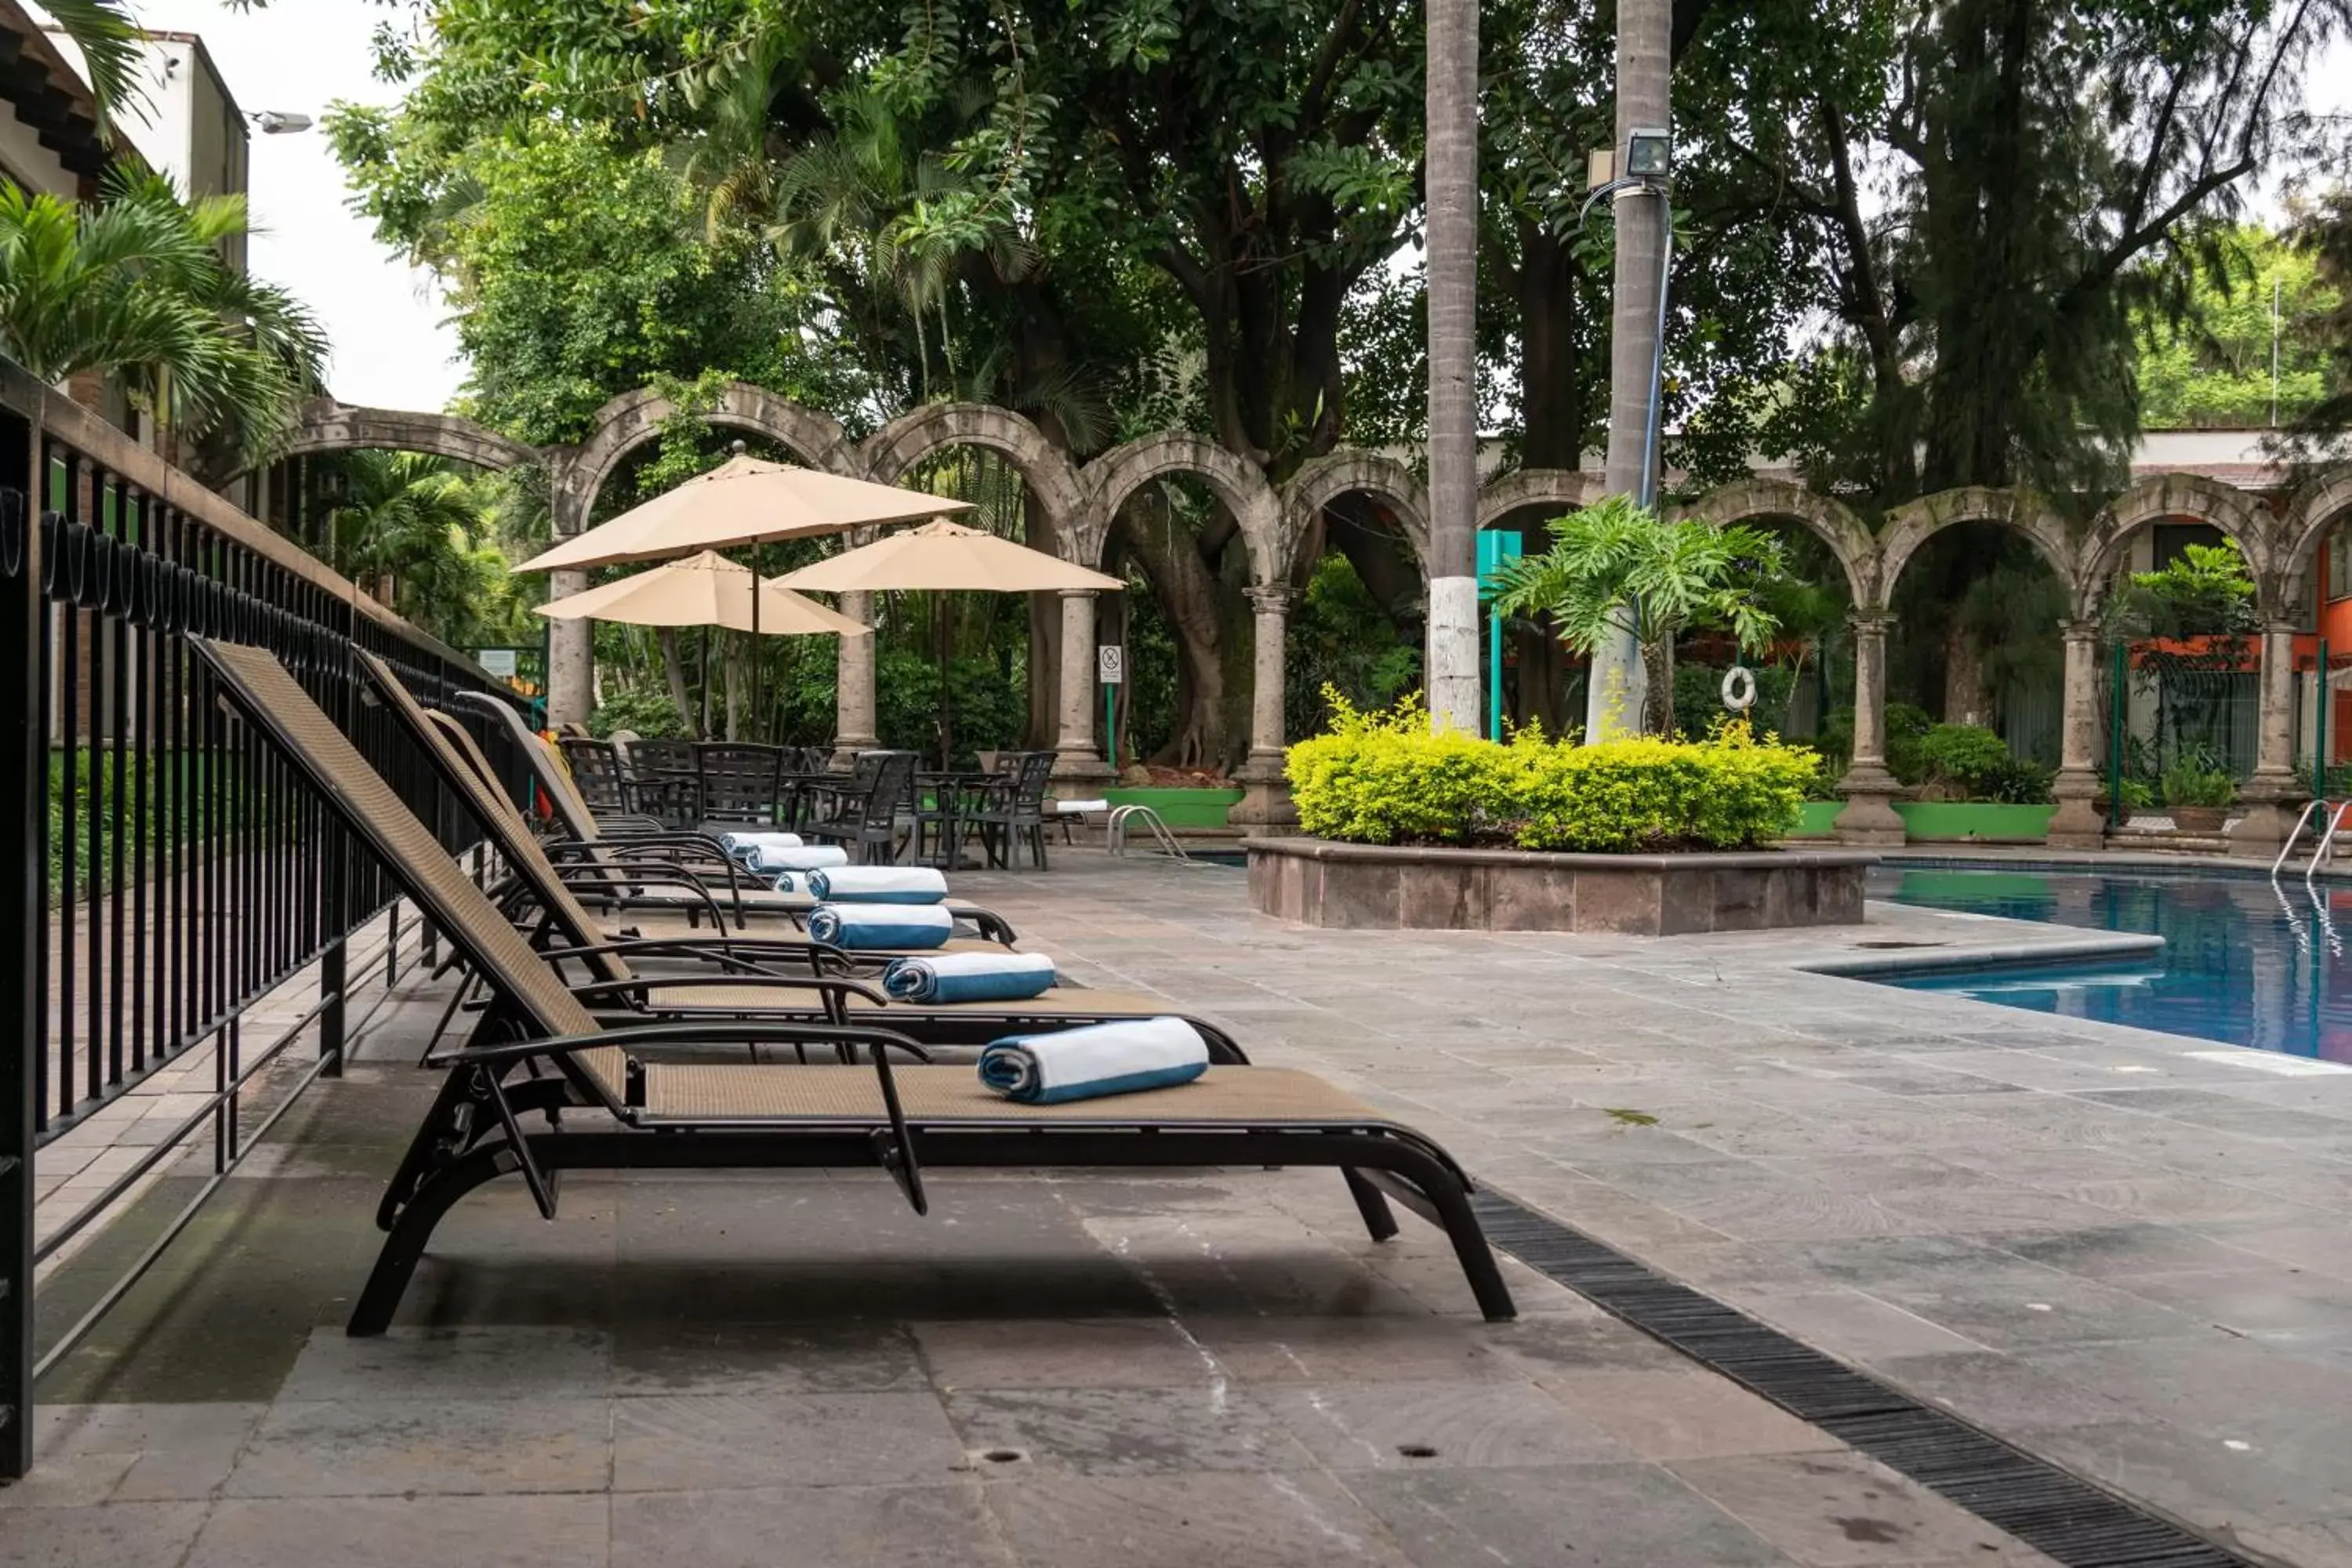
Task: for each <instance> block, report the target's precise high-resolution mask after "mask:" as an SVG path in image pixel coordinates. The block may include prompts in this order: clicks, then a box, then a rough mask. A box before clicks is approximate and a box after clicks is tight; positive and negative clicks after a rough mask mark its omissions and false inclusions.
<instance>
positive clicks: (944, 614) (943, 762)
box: [931, 594, 955, 773]
mask: <svg viewBox="0 0 2352 1568" xmlns="http://www.w3.org/2000/svg"><path fill="white" fill-rule="evenodd" d="M931 626H932V628H933V638H934V640H935V641H936V642H937V643H938V644H939V650H940V772H941V773H948V772H950V771H951V770H952V769H953V768H954V767H955V763H953V761H951V760H950V759H951V758H952V756H953V754H954V753H953V750H952V748H953V745H954V742H955V733H954V730H955V716H954V704H953V703H952V702H950V700H949V698H948V596H947V595H945V594H934V595H931Z"/></svg>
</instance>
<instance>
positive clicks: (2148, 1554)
mask: <svg viewBox="0 0 2352 1568" xmlns="http://www.w3.org/2000/svg"><path fill="white" fill-rule="evenodd" d="M1471 1204H1472V1206H1473V1207H1475V1209H1476V1210H1477V1213H1478V1222H1479V1224H1481V1225H1482V1226H1485V1227H1486V1238H1487V1239H1488V1240H1489V1241H1491V1242H1492V1243H1494V1245H1496V1247H1501V1248H1503V1249H1504V1250H1505V1251H1507V1252H1508V1253H1510V1254H1511V1255H1512V1256H1513V1257H1515V1258H1518V1259H1519V1261H1521V1262H1522V1263H1525V1264H1527V1265H1528V1267H1529V1268H1533V1269H1535V1270H1536V1271H1537V1272H1538V1273H1540V1274H1543V1275H1546V1276H1548V1277H1549V1278H1550V1279H1556V1280H1558V1281H1559V1283H1561V1284H1563V1285H1565V1286H1567V1287H1568V1288H1569V1289H1571V1290H1574V1291H1576V1292H1577V1293H1578V1294H1580V1295H1581V1296H1583V1297H1585V1298H1587V1299H1588V1300H1591V1302H1592V1303H1593V1304H1594V1305H1595V1306H1598V1307H1600V1308H1601V1310H1604V1311H1606V1312H1609V1313H1610V1314H1612V1316H1614V1317H1617V1318H1621V1319H1622V1320H1623V1321H1626V1322H1628V1323H1630V1324H1632V1325H1633V1327H1634V1328H1637V1329H1639V1330H1641V1331H1643V1333H1646V1334H1648V1335H1650V1336H1651V1337H1653V1338H1654V1339H1657V1340H1660V1341H1663V1342H1664V1343H1665V1344H1667V1345H1669V1346H1671V1347H1673V1348H1674V1349H1675V1350H1677V1351H1680V1352H1682V1353H1683V1354H1685V1355H1686V1356H1688V1357H1690V1358H1691V1359H1692V1360H1694V1361H1696V1362H1698V1363H1701V1364H1703V1365H1706V1366H1709V1367H1713V1368H1714V1369H1715V1370H1716V1371H1717V1372H1719V1373H1723V1374H1724V1375H1725V1376H1727V1377H1729V1378H1731V1379H1732V1380H1734V1381H1735V1382H1738V1383H1741V1384H1746V1385H1747V1386H1748V1387H1749V1388H1751V1389H1753V1390H1755V1391H1756V1392H1757V1393H1758V1394H1762V1395H1763V1396H1764V1397H1765V1398H1767V1399H1769V1400H1770V1401H1771V1402H1772V1403H1773V1404H1775V1405H1779V1406H1780V1408H1781V1409H1783V1410H1786V1411H1788V1412H1789V1413H1790V1415H1795V1416H1798V1417H1800V1418H1801V1419H1803V1420H1806V1421H1809V1422H1811V1423H1812V1424H1813V1425H1814V1426H1819V1427H1821V1428H1822V1430H1823V1431H1825V1432H1828V1433H1830V1434H1831V1435H1832V1436H1836V1437H1839V1438H1841V1439H1843V1441H1845V1442H1846V1443H1848V1444H1851V1445H1852V1446H1853V1447H1855V1448H1857V1449H1859V1450H1861V1451H1862V1452H1863V1453H1865V1454H1868V1455H1870V1456H1871V1457H1872V1458H1874V1459H1877V1460H1879V1461H1880V1462H1882V1463H1884V1464H1885V1465H1887V1466H1888V1467H1890V1468H1894V1469H1895V1470H1899V1471H1901V1472H1902V1473H1903V1474H1904V1475H1906V1476H1908V1477H1910V1478H1911V1479H1913V1480H1915V1481H1917V1482H1918V1483H1919V1484H1920V1485H1921V1486H1924V1487H1926V1488H1927V1489H1929V1490H1930V1491H1933V1492H1936V1493H1937V1494H1938V1495H1940V1496H1942V1497H1944V1498H1947V1499H1948V1500H1951V1501H1952V1502H1954V1503H1957V1504H1958V1505H1959V1506H1960V1507H1961V1508H1964V1509H1966V1510H1969V1512H1970V1513H1973V1514H1975V1515H1976V1516H1977V1517H1978V1518H1979V1519H1981V1520H1984V1521H1986V1522H1988V1523H1990V1524H1995V1525H1998V1526H2000V1528H2001V1529H2003V1530H2005V1531H2009V1533H2010V1534H2011V1535H2014V1536H2016V1537H2017V1538H2018V1539H2019V1540H2020V1541H2022V1542H2026V1543H2027V1544H2028V1545H2030V1546H2032V1547H2033V1548H2034V1549H2035V1550H2037V1551H2039V1552H2043V1553H2045V1554H2046V1555H2048V1556H2051V1557H2053V1558H2055V1559H2057V1560H2058V1561H2059V1562H2061V1563H2065V1564H2067V1565H2068V1568H2257V1565H2255V1564H2254V1563H2252V1562H2251V1561H2250V1560H2249V1559H2247V1558H2244V1557H2241V1556H2238V1555H2236V1554H2235V1553H2233V1552H2228V1551H2225V1550H2223V1549H2222V1548H2221V1547H2220V1546H2217V1545H2215V1544H2214V1543H2213V1542H2210V1541H2208V1540H2206V1539H2205V1538H2204V1537H2202V1536H2200V1535H2196V1534H2193V1533H2191V1532H2190V1531H2187V1530H2185V1529H2183V1528H2182V1527H2180V1526H2179V1525H2178V1524H2175V1523H2173V1522H2172V1521H2169V1520H2168V1519H2164V1518H2162V1517H2160V1516H2159V1515H2158V1514H2155V1513H2152V1512H2150V1511H2148V1510H2146V1509H2144V1508H2141V1507H2139V1506H2138V1505H2137V1504H2136V1503H2133V1502H2131V1501H2129V1500H2126V1499H2124V1498H2120V1497H2117V1496H2116V1494H2115V1493H2113V1492H2110V1491H2107V1490H2105V1489H2103V1488H2100V1487H2097V1486H2095V1485H2093V1484H2092V1483H2090V1482H2088V1481H2086V1480H2084V1479H2082V1478H2081V1477H2079V1476H2076V1475H2074V1473H2073V1472H2072V1471H2068V1470H2063V1469H2060V1468H2058V1467H2057V1466H2055V1465H2053V1464H2051V1463H2049V1462H2048V1461H2047V1460H2043V1459H2038V1458H2034V1457H2033V1456H2032V1455H2031V1454H2028V1453H2026V1452H2024V1451H2023V1450H2022V1449H2019V1448H2015V1447H2011V1446H2010V1445H2009V1444H2007V1443H2004V1442H2002V1441H2000V1439H1999V1438H1997V1437H1994V1436H1990V1435H1989V1434H1987V1433H1984V1432H1982V1431H1979V1430H1978V1429H1977V1428H1976V1427H1974V1426H1969V1424H1968V1423H1967V1422H1965V1421H1962V1420H1960V1419H1959V1418H1958V1416H1955V1415H1949V1414H1948V1413H1947V1412H1945V1411H1941V1410H1937V1409H1936V1408H1934V1407H1933V1406H1930V1405H1922V1404H1920V1403H1919V1402H1918V1401H1917V1400H1916V1399H1914V1398H1912V1397H1911V1396H1910V1395H1908V1394H1904V1393H1901V1392H1900V1391H1898V1390H1896V1389H1895V1388H1892V1387H1889V1386H1888V1385H1887V1384H1884V1383H1881V1382H1879V1381H1878V1380H1877V1379H1876V1378H1874V1377H1870V1376H1866V1375H1864V1373H1859V1372H1856V1371H1854V1370H1853V1368H1852V1367H1849V1366H1845V1365H1843V1364H1842V1363H1838V1362H1835V1361H1832V1360H1831V1359H1830V1358H1829V1357H1828V1356H1825V1355H1823V1354H1822V1353H1821V1352H1819V1351H1816V1350H1814V1349H1812V1348H1811V1347H1810V1346H1808V1345H1805V1344H1802V1343H1801V1342H1798V1341H1796V1340H1793V1339H1790V1337H1789V1336H1788V1335H1786V1334H1784V1333H1782V1332H1780V1331H1779V1330H1778V1329H1772V1328H1768V1327H1766V1326H1765V1325H1764V1324H1762V1323H1759V1322H1758V1321H1756V1320H1755V1319H1753V1318H1751V1317H1749V1316H1748V1315H1747V1314H1746V1313H1745V1312H1741V1311H1739V1310H1737V1309H1735V1308H1732V1307H1728V1306H1726V1305H1725V1304H1724V1303H1723V1302H1721V1301H1718V1300H1715V1298H1713V1297H1712V1296H1706V1295H1702V1294H1701V1293H1700V1292H1698V1291H1696V1290H1694V1289H1691V1288H1690V1287H1688V1286H1687V1285H1678V1284H1676V1283H1675V1282H1674V1281H1673V1280H1671V1279H1665V1278H1664V1277H1663V1276H1661V1275H1659V1274H1656V1273H1654V1272H1653V1271H1652V1270H1650V1269H1649V1268H1645V1267H1643V1265H1642V1264H1640V1263H1638V1262H1636V1261H1635V1260H1634V1259H1633V1258H1628V1257H1627V1256H1625V1254H1623V1253H1622V1252H1619V1251H1617V1250H1616V1249H1615V1248H1614V1247H1608V1246H1605V1245H1603V1244H1602V1243H1601V1242H1598V1241H1595V1240H1593V1239H1592V1238H1591V1237H1589V1236H1586V1235H1584V1234H1583V1233H1582V1232H1581V1231H1578V1230H1574V1229H1571V1228H1570V1227H1569V1226H1564V1225H1562V1224H1560V1223H1559V1221H1558V1220H1555V1219H1552V1218H1550V1217H1549V1216H1548V1215H1541V1214H1538V1213H1536V1212H1535V1211H1534V1210H1532V1209H1529V1208H1528V1207H1526V1206H1524V1205H1520V1204H1518V1203H1516V1202H1514V1201H1513V1200H1511V1199H1509V1198H1507V1197H1504V1196H1502V1195H1501V1194H1497V1193H1496V1192H1495V1191H1494V1190H1493V1189H1491V1188H1489V1189H1486V1190H1485V1191H1482V1192H1479V1193H1476V1194H1473V1195H1472V1198H1471Z"/></svg>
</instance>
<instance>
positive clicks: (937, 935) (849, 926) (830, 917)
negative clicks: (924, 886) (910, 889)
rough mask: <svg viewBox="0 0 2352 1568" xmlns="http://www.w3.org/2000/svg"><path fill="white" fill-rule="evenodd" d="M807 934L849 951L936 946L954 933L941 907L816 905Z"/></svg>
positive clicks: (950, 919)
mask: <svg viewBox="0 0 2352 1568" xmlns="http://www.w3.org/2000/svg"><path fill="white" fill-rule="evenodd" d="M808 933H809V935H810V936H811V937H812V938H814V940H816V941H818V942H824V943H827V944H828V945H830V946H833V947H842V948H847V949H849V950H850V951H851V952H887V951H888V950H890V949H892V948H913V949H922V948H928V947H939V946H940V945H942V944H943V943H945V942H946V941H947V940H948V938H949V937H950V936H952V935H954V934H955V917H954V916H953V915H951V914H950V913H948V911H947V907H946V906H945V905H943V904H819V905H817V907H816V908H814V909H813V910H810V911H809V914H808Z"/></svg>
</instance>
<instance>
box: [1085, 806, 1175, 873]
mask: <svg viewBox="0 0 2352 1568" xmlns="http://www.w3.org/2000/svg"><path fill="white" fill-rule="evenodd" d="M1137 817H1141V818H1142V819H1143V826H1146V827H1148V828H1150V830H1151V837H1153V838H1155V839H1157V840H1158V841H1159V842H1158V844H1157V846H1156V847H1157V848H1158V849H1159V850H1160V853H1161V854H1163V855H1165V856H1167V857H1168V858H1170V859H1171V860H1181V861H1183V862H1185V863H1186V864H1188V865H1189V864H1190V863H1191V862H1192V857H1191V856H1190V855H1187V854H1186V853H1185V852H1184V847H1183V846H1182V845H1181V844H1179V843H1177V842H1176V836H1175V835H1174V834H1173V833H1171V832H1170V831H1169V830H1168V824H1167V823H1165V822H1163V821H1161V820H1160V814H1159V813H1158V812H1156V811H1154V810H1153V809H1152V808H1151V807H1150V806H1148V805H1140V804H1138V805H1116V806H1113V807H1112V808H1111V813H1110V820H1109V821H1108V822H1106V823H1105V824H1104V825H1103V847H1104V848H1106V849H1108V850H1109V851H1110V852H1111V853H1112V854H1114V855H1124V854H1126V853H1127V825H1128V824H1129V822H1131V821H1133V820H1135V819H1136V818H1137Z"/></svg>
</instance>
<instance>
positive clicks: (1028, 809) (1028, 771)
mask: <svg viewBox="0 0 2352 1568" xmlns="http://www.w3.org/2000/svg"><path fill="white" fill-rule="evenodd" d="M1053 774H1054V753H1053V752H1023V753H1022V754H1021V777H1020V780H1019V782H1018V783H1016V784H1014V785H1013V809H1014V810H1016V811H1019V812H1021V813H1023V814H1024V815H1027V816H1035V815H1036V814H1037V813H1039V812H1041V811H1043V810H1044V809H1045V786H1046V784H1048V783H1049V782H1051V780H1052V778H1053Z"/></svg>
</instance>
